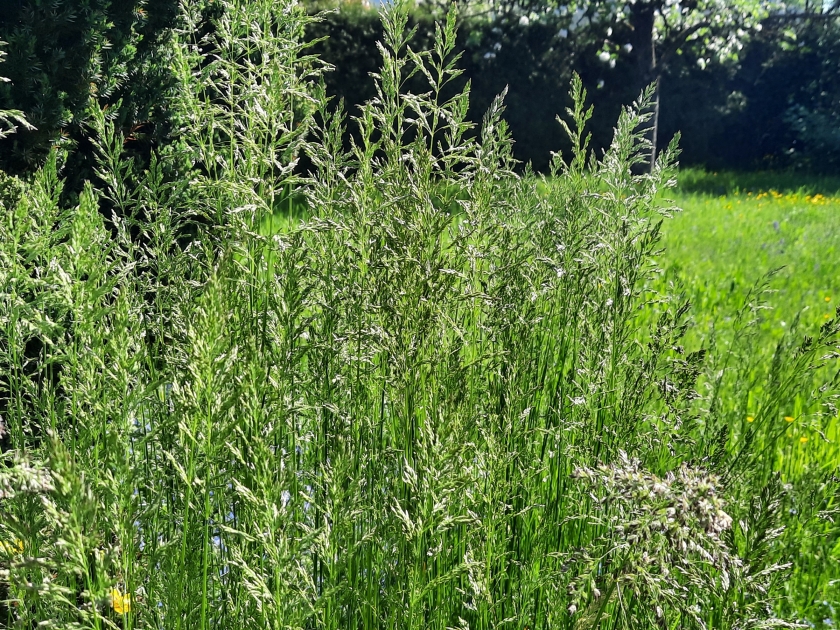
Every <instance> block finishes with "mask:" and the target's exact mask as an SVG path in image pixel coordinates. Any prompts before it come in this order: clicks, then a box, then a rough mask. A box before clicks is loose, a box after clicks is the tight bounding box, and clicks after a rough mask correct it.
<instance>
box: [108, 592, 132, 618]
mask: <svg viewBox="0 0 840 630" xmlns="http://www.w3.org/2000/svg"><path fill="white" fill-rule="evenodd" d="M111 605H112V606H113V607H114V611H115V612H116V613H117V614H118V615H124V614H126V613H128V612H131V593H126V594H125V595H123V594H122V593H121V592H120V589H118V588H115V589H113V590H112V591H111Z"/></svg>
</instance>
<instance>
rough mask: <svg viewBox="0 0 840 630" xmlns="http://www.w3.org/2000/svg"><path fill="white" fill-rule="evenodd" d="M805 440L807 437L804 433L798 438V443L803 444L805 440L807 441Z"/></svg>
mask: <svg viewBox="0 0 840 630" xmlns="http://www.w3.org/2000/svg"><path fill="white" fill-rule="evenodd" d="M807 441H808V438H806V437H805V436H804V435H803V436H802V437H801V438H799V443H800V444H805V442H807Z"/></svg>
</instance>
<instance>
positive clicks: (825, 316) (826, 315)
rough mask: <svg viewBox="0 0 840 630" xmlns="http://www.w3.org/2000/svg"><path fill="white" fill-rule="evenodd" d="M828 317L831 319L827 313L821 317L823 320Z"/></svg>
mask: <svg viewBox="0 0 840 630" xmlns="http://www.w3.org/2000/svg"><path fill="white" fill-rule="evenodd" d="M829 317H831V315H829V314H828V313H826V314H825V315H823V319H828V318H829Z"/></svg>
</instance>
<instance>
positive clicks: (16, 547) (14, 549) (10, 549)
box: [0, 540, 23, 556]
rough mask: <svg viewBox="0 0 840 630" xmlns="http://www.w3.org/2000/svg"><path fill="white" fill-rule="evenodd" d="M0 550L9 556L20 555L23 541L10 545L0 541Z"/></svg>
mask: <svg viewBox="0 0 840 630" xmlns="http://www.w3.org/2000/svg"><path fill="white" fill-rule="evenodd" d="M0 549H2V550H3V551H5V552H6V553H7V554H8V555H10V556H13V555H16V554H21V553H23V541H22V540H16V541H15V542H13V543H10V542H6V541H5V540H0Z"/></svg>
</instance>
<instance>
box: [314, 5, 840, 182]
mask: <svg viewBox="0 0 840 630" xmlns="http://www.w3.org/2000/svg"><path fill="white" fill-rule="evenodd" d="M414 25H415V26H416V27H417V34H416V36H415V38H414V40H413V44H412V47H413V48H415V49H425V48H427V47H429V46H430V45H431V42H432V40H433V24H432V21H431V19H428V18H422V17H421V18H417V17H415V18H414ZM619 29H620V27H619ZM791 33H794V34H795V36H796V39H795V40H794V39H792V38H791V37H790V34H791ZM307 35H308V36H309V37H311V38H312V39H319V38H324V37H326V38H327V39H326V40H325V41H322V42H319V43H318V44H317V45H316V46H315V51H316V52H317V53H318V54H319V55H320V56H321V57H322V58H323V59H324V60H325V61H327V62H328V63H330V64H332V65H333V66H335V68H336V71H335V72H332V73H329V74H328V75H327V77H326V83H327V90H328V93H329V94H330V95H333V96H336V97H338V98H343V99H344V100H345V101H346V105H347V109H348V110H349V111H350V113H353V112H354V111H355V108H354V106H355V105H356V104H359V103H362V102H364V101H365V100H366V99H368V98H372V97H373V96H374V88H373V80H372V78H371V77H370V73H372V72H376V71H377V70H378V69H379V64H380V61H381V57H380V55H379V51H378V50H377V48H376V42H377V41H380V40H381V39H382V30H381V26H380V24H379V21H378V17H377V15H376V13H375V12H370V11H361V10H359V9H355V8H350V9H348V10H346V11H342V12H338V13H334V14H331V15H329V16H327V17H326V19H325V20H324V21H323V22H321V23H320V24H316V25H313V26H312V27H310V30H309V32H308V33H307ZM622 37H623V39H624V40H627V41H628V42H629V41H630V39H631V37H630V34H629V33H625V34H622V33H620V32H619V33H613V36H612V39H614V40H616V41H623V39H622ZM602 39H603V36H600V37H599V36H598V34H597V33H595V32H594V31H593V30H592V29H591V30H590V32H588V33H581V32H578V33H576V34H575V37H572V36H569V37H561V36H559V35H558V30H557V28H556V27H555V26H551V25H549V24H544V23H534V24H530V25H521V24H518V23H512V24H507V25H504V27H502V26H500V25H495V26H494V25H489V24H481V23H478V24H475V23H467V24H464V25H462V26H461V30H460V31H459V42H458V48H459V49H460V50H463V51H464V54H463V57H462V59H461V61H460V63H459V66H460V67H461V68H463V69H464V75H463V77H462V79H463V80H467V79H469V80H470V82H471V90H472V95H471V105H470V114H469V115H470V118H471V119H472V120H473V121H475V122H480V121H481V117H482V115H483V114H484V112H485V111H486V110H487V107H488V106H489V105H490V103H491V101H492V100H493V98H494V97H495V96H496V95H497V94H499V93H500V92H501V91H502V90H503V89H504V88H505V86H508V96H507V99H506V103H507V111H506V113H505V119H506V120H507V121H508V123H509V124H510V128H511V132H512V134H513V138H514V140H515V141H516V144H515V146H514V154H515V156H516V157H517V158H518V159H519V160H521V161H522V162H523V163H527V162H530V163H531V164H532V165H533V167H534V168H535V169H536V170H545V169H546V168H547V167H548V164H549V160H550V153H551V152H552V151H558V150H560V151H562V152H564V153H565V152H566V151H568V149H569V147H568V145H567V143H566V141H565V137H564V135H563V132H562V129H561V127H560V125H559V124H558V123H557V122H556V116H557V115H558V114H563V112H564V110H565V107H566V106H567V104H568V102H569V101H568V86H569V80H570V78H571V75H572V71H573V70H574V71H576V72H578V73H579V74H580V75H581V78H582V79H583V82H584V85H585V86H586V87H587V89H588V91H589V99H590V101H591V102H592V103H593V104H594V105H595V116H594V118H593V119H592V121H591V131H592V134H593V146H594V147H595V148H596V149H603V148H604V147H606V146H607V145H608V144H609V142H610V140H611V138H612V128H613V125H614V124H615V120H616V118H617V116H618V112H619V110H620V108H621V107H622V106H623V105H626V104H628V103H630V102H632V101H633V99H634V98H635V97H636V96H637V95H638V89H637V87H638V85H639V77H638V76H636V75H638V72H639V70H638V66H637V64H636V60H635V57H634V56H633V55H632V54H624V53H622V54H619V56H618V58H617V59H616V63H615V66H614V67H610V66H609V65H608V64H606V63H604V62H602V61H600V60H599V59H598V58H597V54H598V51H599V49H600V42H601V41H602ZM702 52H703V51H700V50H692V49H691V48H690V47H688V48H687V49H686V51H685V52H684V54H682V55H678V56H676V57H675V58H674V59H672V60H671V62H670V64H669V65H668V67H667V68H665V69H664V73H663V78H662V83H661V90H662V92H661V102H662V109H661V112H660V130H659V146H660V147H662V146H665V145H666V144H667V143H668V142H669V141H670V139H671V138H672V137H673V135H674V134H675V133H676V132H677V131H680V132H681V133H682V139H681V142H680V145H681V147H682V158H681V162H682V163H683V164H690V165H704V166H706V167H707V168H710V169H736V170H754V169H787V168H796V169H801V170H810V171H815V172H833V171H835V170H837V169H838V168H840V64H838V63H837V59H840V25H838V23H837V20H824V19H811V20H797V21H796V22H795V23H793V24H791V23H789V22H783V21H779V20H775V21H774V20H768V21H767V22H766V23H765V27H764V29H763V30H762V31H761V33H759V34H758V35H757V36H756V37H754V38H753V40H752V41H750V42H749V43H748V44H747V46H746V47H745V49H744V51H743V52H742V56H741V62H740V63H738V64H733V63H728V64H721V63H717V62H715V61H714V60H712V61H710V63H709V64H708V65H707V66H706V67H705V68H704V69H701V68H700V66H699V65H698V59H699V58H700V57H701V53H702ZM462 85H463V83H462Z"/></svg>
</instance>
